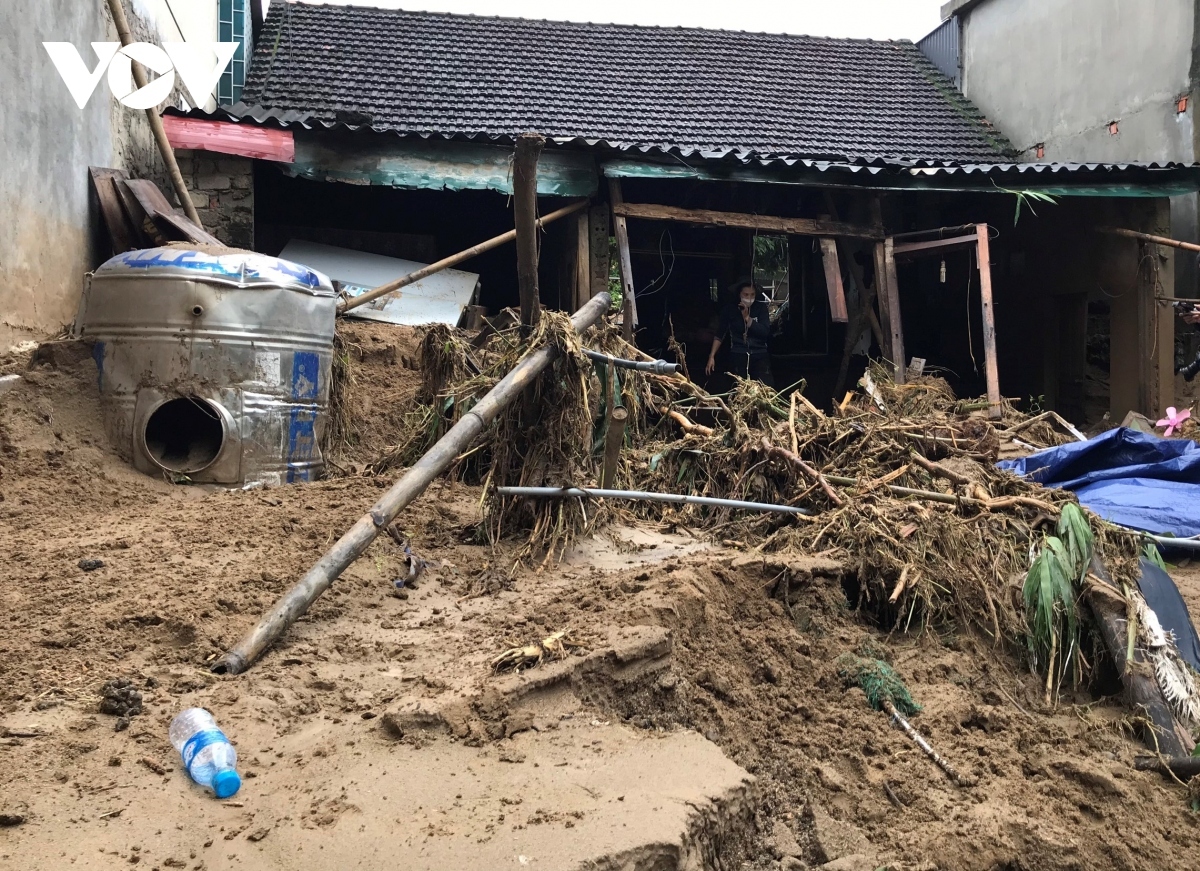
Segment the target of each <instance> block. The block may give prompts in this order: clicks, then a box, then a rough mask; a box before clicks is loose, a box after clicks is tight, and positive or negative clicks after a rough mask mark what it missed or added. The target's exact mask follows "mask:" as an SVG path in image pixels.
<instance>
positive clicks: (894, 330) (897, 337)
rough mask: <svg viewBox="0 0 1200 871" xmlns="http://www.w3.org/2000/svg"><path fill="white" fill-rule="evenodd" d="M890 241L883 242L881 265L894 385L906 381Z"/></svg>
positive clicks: (894, 265)
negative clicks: (883, 271) (885, 281)
mask: <svg viewBox="0 0 1200 871" xmlns="http://www.w3.org/2000/svg"><path fill="white" fill-rule="evenodd" d="M893 244H894V243H893V242H892V240H891V239H884V240H883V264H884V269H885V270H886V272H887V285H886V287H887V301H888V304H887V307H888V317H889V323H888V329H889V330H891V334H892V363H893V365H894V366H895V367H896V383H897V384H904V383H905V382H907V380H908V372H907V370H906V368H905V367H906V365H907V359H908V358H907V357H905V351H904V323H903V319H902V318H901V316H900V283H899V282H898V281H897V280H896V257H895V253H894V252H893V250H892V247H893Z"/></svg>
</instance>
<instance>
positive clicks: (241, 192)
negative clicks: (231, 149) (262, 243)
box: [175, 150, 254, 250]
mask: <svg viewBox="0 0 1200 871" xmlns="http://www.w3.org/2000/svg"><path fill="white" fill-rule="evenodd" d="M175 159H176V160H177V161H178V162H179V171H180V172H181V173H183V180H184V182H185V183H186V184H187V187H188V190H189V191H190V192H191V195H192V202H193V203H195V205H196V211H197V212H199V213H200V220H201V222H202V223H203V224H204V229H206V230H208V232H210V233H212V234H213V235H214V236H216V237H217V238H218V239H220V240H221V241H222V242H224V243H225V244H226V245H229V246H230V247H233V248H246V249H250V250H253V248H254V172H253V167H254V162H253V161H252V160H250V159H249V158H247V157H234V156H231V155H226V154H214V153H213V152H210V151H189V150H179V151H176V152H175Z"/></svg>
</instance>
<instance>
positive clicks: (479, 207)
mask: <svg viewBox="0 0 1200 871" xmlns="http://www.w3.org/2000/svg"><path fill="white" fill-rule="evenodd" d="M255 184H256V194H257V195H256V202H257V203H258V207H257V212H256V227H255V233H256V240H257V245H258V247H259V249H260V250H262V251H264V252H265V253H272V254H273V253H277V252H278V251H279V250H281V249H282V248H283V246H284V245H285V244H286V243H287V241H288V240H289V239H291V238H303V239H308V240H310V241H317V242H325V243H327V244H333V245H340V246H342V247H347V248H353V249H357V250H363V251H371V252H373V253H378V254H385V255H388V256H393V257H400V258H403V259H409V260H416V261H419V262H424V263H428V262H432V261H434V260H437V259H439V258H442V257H446V256H449V255H451V254H454V253H456V252H458V251H461V250H464V249H466V248H469V247H471V246H472V245H475V244H477V243H479V242H481V241H483V240H486V239H489V238H491V237H493V236H496V235H498V234H500V233H503V232H506V231H507V230H510V229H511V228H512V226H513V217H512V201H511V198H510V197H509V196H507V195H505V194H502V193H496V192H493V191H433V190H407V189H396V188H390V187H382V186H370V185H350V184H339V183H330V182H320V181H310V180H306V179H302V178H292V177H288V176H286V175H284V174H283V173H281V172H279V171H278V170H276V169H274V168H271V167H265V168H260V170H259V171H258V173H257V175H256V182H255ZM624 190H625V198H626V201H627V202H636V203H661V204H665V205H673V206H678V207H682V208H703V209H714V210H719V211H727V212H740V213H744V214H759V215H773V216H779V217H797V218H817V217H821V216H826V215H833V216H835V217H836V218H837V219H840V220H842V221H847V222H853V223H860V224H865V223H868V222H869V214H868V209H867V205H868V199H867V197H866V196H865V195H863V194H862V193H860V192H857V191H847V190H837V189H828V188H816V187H807V186H801V185H782V184H774V185H772V184H760V183H752V184H748V183H733V182H712V181H703V182H702V181H687V180H642V179H632V180H625V182H624ZM539 202H540V205H541V211H542V213H543V214H545V213H548V212H550V211H552V210H553V209H556V208H558V207H559V206H561V205H563V204H565V203H566V202H567V201H566V200H562V199H559V198H554V197H543V198H541V199H540V201H539ZM883 203H884V204H883V208H884V218H885V223H886V225H887V226H888V228H889V230H891V231H893V232H897V233H900V234H903V233H905V232H912V231H917V230H930V229H935V228H937V227H943V226H956V225H959V224H968V223H975V222H981V221H982V222H987V223H988V225H989V237H990V240H991V251H990V260H991V274H992V282H993V294H994V311H995V324H996V334H997V360H998V368H999V373H1000V384H1001V391H1002V393H1003V395H1004V396H1006V397H1009V398H1010V399H1012V400H1014V401H1015V402H1017V404H1018V405H1019V406H1020V407H1022V408H1025V409H1030V408H1039V407H1045V408H1056V409H1058V410H1059V411H1060V412H1062V413H1063V414H1065V415H1067V416H1068V417H1069V418H1071V419H1075V420H1080V421H1084V422H1088V423H1090V422H1094V421H1096V420H1098V419H1099V418H1100V416H1101V415H1102V414H1103V413H1104V412H1105V411H1106V410H1107V409H1108V405H1109V384H1108V381H1109V371H1108V360H1109V345H1110V332H1111V328H1110V320H1111V317H1112V315H1111V309H1112V303H1113V302H1114V300H1119V299H1120V298H1121V293H1122V292H1123V290H1122V289H1124V290H1128V288H1130V287H1132V286H1133V284H1134V283H1136V281H1137V280H1139V277H1138V273H1137V270H1138V268H1139V267H1138V265H1137V264H1136V263H1125V262H1123V261H1122V262H1117V261H1112V260H1111V258H1110V260H1109V261H1106V260H1105V259H1104V258H1096V261H1095V262H1092V263H1089V265H1088V266H1087V268H1086V269H1084V268H1076V267H1074V266H1072V258H1086V257H1087V253H1088V251H1089V250H1092V249H1095V248H1096V247H1097V246H1098V245H1102V244H1103V243H1102V242H1100V241H1097V240H1096V239H1095V238H1094V237H1095V235H1096V234H1094V233H1092V234H1091V236H1080V237H1079V238H1078V239H1074V238H1073V239H1071V240H1070V241H1071V242H1072V244H1071V245H1069V246H1068V245H1065V244H1063V243H1064V238H1063V233H1065V232H1067V229H1068V228H1075V229H1071V231H1070V232H1071V233H1072V234H1074V235H1079V234H1080V233H1087V232H1088V231H1086V230H1084V231H1081V230H1079V229H1077V228H1078V227H1079V226H1080V225H1081V224H1083V225H1084V226H1087V225H1088V224H1094V223H1095V221H1096V220H1098V219H1096V218H1095V215H1096V213H1097V212H1098V208H1097V207H1098V206H1103V209H1102V211H1103V212H1104V213H1106V214H1107V213H1112V212H1113V211H1114V210H1115V209H1126V210H1127V209H1128V208H1131V207H1135V206H1136V202H1135V201H1130V200H1126V201H1125V202H1124V203H1121V202H1114V201H1113V200H1099V199H1093V198H1089V199H1074V200H1063V201H1060V202H1059V203H1057V204H1052V205H1041V206H1039V213H1035V212H1033V211H1032V210H1030V209H1028V208H1026V210H1025V211H1024V213H1023V214H1021V215H1019V216H1017V215H1015V214H1014V211H1015V203H1016V197H1015V196H1012V195H1003V194H997V193H990V192H985V193H979V194H970V195H963V194H945V193H936V192H917V191H913V192H904V193H896V194H891V195H888V196H886V197H885V198H884V201H883ZM1130 203H1134V206H1130ZM628 228H629V244H630V261H631V265H632V274H633V283H634V289H635V299H636V301H637V314H638V331H637V342H638V344H639V346H640V347H641V348H642V349H643V350H645V351H647V352H648V353H650V354H652V355H654V356H656V357H662V358H664V359H669V360H675V359H676V351H675V347H678V348H682V349H683V351H684V361H683V362H685V363H686V365H687V369H688V372H689V375H690V376H691V377H692V378H693V379H694V380H696V381H697V382H698V383H701V384H702V385H704V386H705V387H706V388H707V389H709V390H711V391H714V392H723V391H724V390H726V389H728V387H729V386H730V384H731V379H730V376H729V374H728V368H729V367H728V363H727V359H726V356H727V348H723V349H722V351H721V353H720V354H718V360H717V372H715V373H714V375H713V376H711V377H709V376H706V375H705V372H704V369H705V363H706V361H707V358H708V352H709V349H710V347H711V344H712V340H713V336H714V334H715V332H716V330H717V326H718V320H719V313H720V310H721V307H722V306H725V305H728V304H730V303H731V302H732V300H733V290H732V287H733V284H734V282H736V281H738V280H739V279H742V278H745V277H749V276H753V278H754V281H755V283H756V286H757V288H758V291H759V294H760V298H761V299H765V300H768V301H769V303H770V310H771V318H772V334H771V342H770V345H771V362H772V369H773V373H774V378H775V383H776V387H778V388H781V389H782V388H787V387H790V386H792V385H796V384H799V383H800V382H803V383H804V384H805V393H806V395H807V396H809V397H810V398H811V399H812V400H813V401H814V402H817V403H819V404H822V405H828V403H829V402H831V401H833V400H834V399H836V398H840V397H835V395H834V394H835V389H837V388H838V387H839V384H838V379H839V374H840V370H841V368H842V365H843V364H842V358H843V354H844V352H845V343H846V333H847V331H848V325H847V324H843V323H835V322H833V321H832V320H831V318H830V301H829V295H828V291H827V288H826V277H825V270H824V264H823V259H822V253H821V250H820V247H819V244H818V240H817V238H816V237H812V236H802V235H786V234H782V233H770V232H763V231H755V230H749V229H740V228H730V227H709V226H700V225H695V224H688V223H681V222H677V221H670V222H668V221H659V220H646V219H639V218H630V219H628ZM959 232H961V231H959ZM575 233H576V230H575V226H574V223H573V222H572V221H571V220H562V221H559V222H556V223H553V224H550V225H548V226H546V227H545V228H544V229H543V231H542V236H541V239H542V244H541V252H540V264H539V284H540V293H541V300H542V303H543V304H544V305H546V306H547V307H550V308H555V309H562V310H566V309H570V308H571V306H572V302H573V295H572V287H571V276H572V274H573V270H574V268H575V264H574V258H575V244H576V242H575V238H576V237H575ZM611 244H612V247H613V251H612V257H611V262H612V264H613V266H612V275H613V281H612V286H613V287H614V288H616V287H619V281H618V280H617V279H616V275H617V268H616V265H615V264H616V261H617V258H616V252H615V242H612V243H611ZM871 246H872V243H871V242H870V240H867V239H862V240H858V239H842V240H840V242H839V244H838V250H839V265H840V268H841V273H842V280H843V285H844V288H845V294H846V298H847V301H848V304H849V308H850V311H854V310H855V309H856V308H857V305H858V302H857V301H858V298H859V294H860V292H861V291H862V289H863V288H870V287H872V286H873V283H874V272H875V269H874V262H873V257H872V247H871ZM1064 252H1080V253H1071V254H1067V253H1064ZM1110 261H1111V262H1110ZM461 268H462V269H464V270H467V271H470V272H476V273H478V274H479V275H480V278H481V285H480V296H479V299H478V300H477V302H478V304H480V305H482V306H484V307H486V309H487V310H488V311H489V312H490V313H493V314H494V313H496V312H498V311H499V310H500V309H502V308H505V307H508V306H514V305H516V304H517V302H518V291H517V274H516V249H515V247H514V246H513V245H501V246H500V247H498V248H495V249H493V250H491V251H488V252H485V253H483V254H481V255H479V256H477V257H474V258H472V259H471V260H469V261H467V262H466V263H464V264H463V265H462V267H461ZM896 269H897V277H898V282H899V287H900V303H901V312H902V322H903V329H904V342H905V351H906V356H907V357H908V358H910V359H911V358H913V357H916V358H922V359H924V360H925V361H926V371H932V372H936V373H938V374H940V375H942V376H944V377H945V378H946V379H947V380H948V381H949V382H950V384H951V385H952V387H953V388H954V390H955V391H956V392H957V393H958V395H959V396H978V395H981V394H982V393H984V391H985V389H986V382H985V377H984V372H985V369H984V348H983V329H984V327H983V317H982V309H981V297H980V292H981V288H980V280H979V270H978V264H977V263H976V253H975V249H974V247H973V246H963V247H957V248H951V249H947V250H933V251H928V252H920V253H919V254H918V255H915V256H902V257H898V258H897V265H896ZM1126 273H1128V274H1126ZM672 339H673V341H672ZM853 351H854V353H853V355H852V356H851V357H850V360H849V364H848V367H847V372H846V377H845V380H844V383H843V384H842V385H841V389H843V390H844V389H846V386H852V385H853V383H854V382H855V381H856V380H857V379H858V378H859V377H860V376H861V375H862V372H863V370H864V368H865V366H866V362H867V357H866V355H867V354H869V355H870V356H871V357H873V358H876V359H877V358H878V357H879V356H880V344H879V341H878V337H877V336H875V335H874V331H873V330H872V331H868V332H867V334H866V335H865V336H863V337H862V338H861V339H860V340H859V341H858V342H857V343H856V344H855V346H854V348H853Z"/></svg>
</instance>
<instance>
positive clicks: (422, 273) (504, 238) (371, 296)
mask: <svg viewBox="0 0 1200 871" xmlns="http://www.w3.org/2000/svg"><path fill="white" fill-rule="evenodd" d="M114 2H115V0H114ZM587 205H588V201H587V200H580V201H579V202H577V203H572V204H571V205H569V206H563V207H562V208H561V209H558V210H557V211H554V212H551V213H550V214H548V215H546V216H545V217H544V218H538V222H537V225H538V226H539V227H544V226H546V225H547V224H549V223H552V222H554V221H557V220H558V219H559V218H565V217H566V216H567V215H573V214H575V212H578V211H579V210H580V209H586V208H587ZM516 238H517V231H516V228H513V229H512V230H509V231H508V232H507V233H501V234H500V235H499V236H493V237H492V238H491V239H488V240H487V241H486V242H480V243H479V244H478V245H472V246H471V247H470V248H468V249H466V250H465V251H459V252H458V253H457V254H451V255H450V256H449V257H443V258H442V259H441V260H439V261H438V262H437V263H430V264H429V265H428V266H422V267H421V268H420V269H418V270H417V271H416V272H410V273H408V275H402V276H400V277H399V278H397V279H396V280H395V281H389V282H388V283H387V284H381V285H379V287H375V288H372V289H371V290H368V291H367V292H366V293H363V294H359V295H358V296H356V297H353V298H351V299H339V300H338V314H344V313H346V312H348V311H350V309H353V308H358V307H359V306H360V305H366V304H367V303H369V302H371V301H372V300H376V299H379V297H381V296H384V295H386V294H389V293H391V292H392V291H393V290H399V289H400V288H402V287H408V286H409V285H410V284H416V283H417V282H418V281H420V280H421V279H422V278H426V277H428V276H430V275H433V274H434V273H435V272H441V271H442V270H443V269H449V268H450V267H451V266H457V265H458V264H460V263H462V262H463V261H464V260H470V259H471V258H472V257H476V256H478V255H480V254H482V253H484V252H485V251H491V250H492V249H493V248H499V247H500V246H501V245H503V244H504V243H505V242H511V241H512V240H513V239H516ZM585 308H586V306H585ZM580 311H583V309H580Z"/></svg>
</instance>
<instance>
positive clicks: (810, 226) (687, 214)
mask: <svg viewBox="0 0 1200 871" xmlns="http://www.w3.org/2000/svg"><path fill="white" fill-rule="evenodd" d="M614 181H616V179H610V180H609V186H610V187H611V185H612V184H613V182H614ZM613 214H614V215H616V216H618V217H621V218H645V219H646V220H651V221H680V222H682V223H686V224H703V225H705V226H711V227H739V228H742V229H746V230H765V231H767V232H771V233H791V234H793V235H797V236H854V237H857V238H862V239H879V238H882V236H883V230H882V229H880V228H878V227H863V226H859V225H858V224H846V223H843V222H841V221H831V220H821V219H818V218H780V217H775V216H772V215H750V214H743V213H741V212H718V211H712V210H710V209H683V208H680V207H678V206H663V205H656V204H651V203H625V202H622V203H619V204H617V203H614V204H613Z"/></svg>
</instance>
